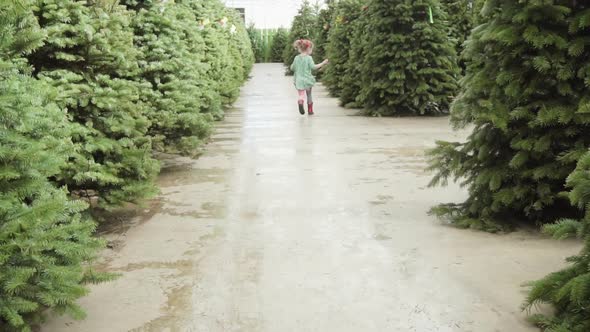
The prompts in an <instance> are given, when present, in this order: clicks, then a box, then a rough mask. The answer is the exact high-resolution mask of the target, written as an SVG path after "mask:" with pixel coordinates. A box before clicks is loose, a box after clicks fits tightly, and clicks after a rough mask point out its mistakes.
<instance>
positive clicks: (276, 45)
mask: <svg viewBox="0 0 590 332" xmlns="http://www.w3.org/2000/svg"><path fill="white" fill-rule="evenodd" d="M288 44H289V32H288V31H287V30H286V29H278V30H277V33H276V34H275V35H274V38H273V39H272V45H271V48H270V61H271V62H282V61H283V51H284V50H285V48H286V47H287V45H288Z"/></svg>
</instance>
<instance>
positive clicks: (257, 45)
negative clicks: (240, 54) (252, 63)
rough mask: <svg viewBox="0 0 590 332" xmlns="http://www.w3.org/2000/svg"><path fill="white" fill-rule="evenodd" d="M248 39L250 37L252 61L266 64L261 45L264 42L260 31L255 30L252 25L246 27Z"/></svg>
mask: <svg viewBox="0 0 590 332" xmlns="http://www.w3.org/2000/svg"><path fill="white" fill-rule="evenodd" d="M248 37H250V44H252V51H253V52H254V59H255V60H256V62H257V63H262V62H266V59H265V54H264V45H263V43H264V42H263V40H262V38H261V36H260V31H259V30H258V29H256V26H255V25H254V23H252V24H250V25H249V26H248ZM281 52H282V50H281Z"/></svg>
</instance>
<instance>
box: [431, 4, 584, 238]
mask: <svg viewBox="0 0 590 332" xmlns="http://www.w3.org/2000/svg"><path fill="white" fill-rule="evenodd" d="M483 14H484V16H485V20H484V21H485V22H486V23H484V24H483V25H480V26H479V27H478V28H476V29H475V30H474V32H473V33H472V34H471V37H470V39H469V40H468V42H467V48H466V50H465V57H466V60H467V63H468V66H467V73H466V77H465V78H464V79H463V81H462V92H461V93H460V95H459V96H458V98H457V100H456V101H455V103H454V105H453V109H452V122H453V124H454V126H455V127H464V126H466V125H470V126H473V127H474V129H473V132H472V134H471V135H470V136H469V138H468V139H467V141H466V142H464V143H451V142H439V143H438V147H437V148H436V149H435V150H433V151H432V152H431V156H432V160H431V166H432V167H431V169H432V170H435V171H436V172H437V174H436V176H435V177H434V179H433V181H432V185H437V184H445V183H446V182H447V180H448V179H455V180H459V179H462V184H463V185H465V186H467V187H468V188H469V198H468V199H467V200H466V201H465V202H464V203H461V204H447V205H442V206H439V207H438V208H436V209H434V210H433V212H435V213H437V214H438V215H440V216H444V217H447V218H450V220H451V221H452V222H454V223H456V224H458V225H461V226H465V227H469V226H471V227H477V228H483V229H488V230H494V229H497V223H498V222H500V223H503V224H505V225H506V224H510V223H513V222H516V221H520V220H527V221H529V222H533V223H534V222H549V221H552V220H555V219H556V218H560V217H573V216H576V215H577V214H578V212H577V211H575V209H572V208H571V206H570V204H569V202H568V201H567V199H565V197H563V195H562V194H561V193H562V192H563V191H564V189H565V188H564V182H565V179H566V177H567V176H568V175H569V174H570V173H571V172H572V171H573V169H574V167H575V165H576V161H577V160H578V159H579V158H580V156H581V155H582V154H583V153H584V152H585V151H586V148H587V147H588V146H589V145H590V136H589V135H587V128H588V125H590V98H589V96H588V81H589V78H588V77H589V76H588V75H590V74H589V73H590V71H589V69H588V68H589V66H590V62H589V61H588V59H589V58H590V49H589V48H588V47H587V45H586V44H587V42H586V41H587V40H588V36H589V34H590V29H589V26H590V11H589V10H588V9H587V8H586V7H585V5H583V4H582V2H581V1H578V2H572V1H567V0H554V1H544V2H542V3H539V2H530V1H529V2H523V1H517V2H515V1H508V0H493V1H487V2H486V7H485V8H484V10H483Z"/></svg>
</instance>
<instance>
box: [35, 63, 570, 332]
mask: <svg viewBox="0 0 590 332" xmlns="http://www.w3.org/2000/svg"><path fill="white" fill-rule="evenodd" d="M282 73H283V69H282V67H281V66H280V65H275V64H272V65H257V66H256V67H255V70H254V73H253V78H252V80H251V81H250V82H249V83H248V84H247V86H246V87H245V88H244V90H243V93H242V97H241V99H240V100H239V102H238V104H237V106H236V107H237V109H236V110H235V111H233V112H230V113H229V114H228V116H227V119H226V120H225V121H224V122H223V123H222V124H220V125H219V127H218V129H217V131H216V134H215V135H214V137H213V142H212V143H211V144H210V145H209V146H208V148H207V152H206V153H205V155H204V156H202V157H201V158H200V159H198V160H195V161H192V160H188V159H177V160H173V161H172V166H171V167H169V168H168V169H166V170H165V171H164V173H163V174H162V176H161V177H160V180H159V182H160V185H161V187H162V195H161V197H160V199H159V200H158V201H156V203H155V204H154V207H153V208H152V209H151V211H148V212H146V215H145V216H143V217H141V218H137V219H136V223H137V225H136V226H134V227H132V228H131V229H130V230H129V231H127V233H126V234H125V235H124V236H122V238H121V240H122V241H123V243H124V244H123V246H122V247H121V248H118V249H117V250H112V251H109V252H107V254H106V255H107V257H108V259H109V263H108V264H109V267H110V269H111V270H113V271H119V272H121V273H123V275H122V277H121V278H120V279H118V280H117V281H115V282H112V283H109V284H105V285H100V286H97V287H93V291H92V294H91V295H90V296H88V297H86V298H85V299H83V300H82V301H81V304H82V306H83V307H84V308H85V309H86V310H87V312H88V318H87V319H86V320H84V321H81V322H73V321H71V320H69V319H64V318H60V319H54V320H51V321H50V322H49V323H48V324H46V325H45V328H44V329H43V331H44V332H57V331H60V332H61V331H68V332H78V331H83V332H98V331H100V332H102V331H104V332H118V331H154V332H156V331H157V332H159V331H182V332H184V331H199V332H201V331H202V332H218V331H219V332H222V331H223V332H225V331H232V332H233V331H243V332H258V331H264V332H288V331H289V332H290V331H293V332H307V331H310V332H311V331H317V332H383V331H388V332H389V331H400V332H402V331H403V332H405V331H417V332H429V331H474V332H487V331H499V332H500V331H501V332H506V331H510V332H518V331H536V330H535V329H534V328H531V327H530V326H529V325H528V324H527V323H526V322H525V320H524V315H523V314H522V313H521V311H520V308H519V306H520V304H521V302H522V299H523V293H522V289H521V287H520V284H521V283H522V282H524V281H526V280H530V279H535V278H538V277H541V276H543V275H545V274H546V273H548V272H550V271H553V270H555V269H556V268H558V267H559V266H560V265H562V261H563V259H564V258H565V257H566V256H569V255H571V254H573V253H575V252H576V251H577V249H578V245H577V244H576V243H572V242H564V243H560V242H556V241H552V240H548V239H543V238H540V237H537V236H535V235H531V234H525V233H522V232H519V233H514V234H511V235H508V236H497V235H490V234H484V233H480V232H471V231H464V230H456V229H453V228H451V227H447V226H443V225H441V224H440V223H439V222H438V221H436V220H435V219H434V218H432V217H429V216H427V214H426V211H427V210H428V208H429V207H430V206H432V205H434V204H436V203H438V202H444V201H460V200H461V199H462V198H463V197H464V195H465V194H464V191H463V190H460V189H459V188H457V187H454V186H453V187H449V188H445V189H436V190H432V189H428V188H425V186H426V184H427V183H428V180H429V175H428V174H425V173H424V172H423V171H422V169H423V167H424V158H423V153H424V150H425V149H426V148H428V147H431V146H432V145H433V141H434V140H435V139H452V138H458V136H457V135H459V134H454V133H451V131H450V129H449V126H448V123H447V119H445V118H434V119H433V118H405V119H376V118H363V117H354V116H350V115H351V112H350V111H345V110H343V109H341V108H339V107H338V106H337V103H336V101H335V100H334V99H331V98H328V97H327V95H326V93H325V91H324V90H323V89H322V88H321V87H318V88H317V89H316V91H315V96H316V108H317V115H316V116H315V117H313V118H308V117H307V116H305V117H302V116H300V115H299V114H298V113H297V110H296V104H295V100H294V97H295V93H294V91H293V88H292V85H291V81H290V78H288V77H284V76H283V74H282Z"/></svg>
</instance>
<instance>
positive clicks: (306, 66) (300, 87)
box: [291, 39, 328, 115]
mask: <svg viewBox="0 0 590 332" xmlns="http://www.w3.org/2000/svg"><path fill="white" fill-rule="evenodd" d="M293 46H294V47H295V48H296V49H297V50H298V51H299V53H300V54H299V55H298V56H296V57H295V60H294V61H293V64H292V65H291V70H292V71H293V73H294V75H295V88H296V89H297V92H298V93H299V99H298V104H299V113H301V114H305V109H304V108H303V101H304V99H305V95H306V94H307V113H308V114H309V115H313V98H312V95H311V88H313V86H314V84H315V78H314V77H313V74H312V70H314V69H320V68H322V67H323V66H325V65H326V64H328V59H326V60H324V61H323V62H322V63H320V64H318V65H316V64H315V63H314V62H313V58H312V57H311V54H312V52H313V43H312V42H311V41H310V40H307V39H300V40H298V41H296V42H295V44H293Z"/></svg>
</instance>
